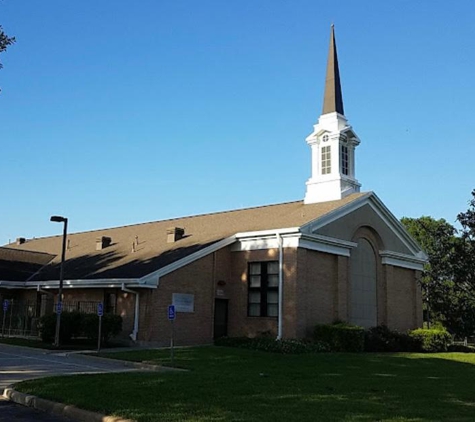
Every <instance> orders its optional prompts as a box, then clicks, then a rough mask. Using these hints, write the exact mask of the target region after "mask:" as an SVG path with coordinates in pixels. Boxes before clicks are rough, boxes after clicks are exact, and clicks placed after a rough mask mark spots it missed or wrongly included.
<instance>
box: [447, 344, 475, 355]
mask: <svg viewBox="0 0 475 422" xmlns="http://www.w3.org/2000/svg"><path fill="white" fill-rule="evenodd" d="M447 351H448V352H459V353H475V347H473V346H465V345H464V344H449V346H448V347H447Z"/></svg>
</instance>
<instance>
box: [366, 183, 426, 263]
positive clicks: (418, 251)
mask: <svg viewBox="0 0 475 422" xmlns="http://www.w3.org/2000/svg"><path fill="white" fill-rule="evenodd" d="M371 199H372V200H373V202H374V204H373V203H371V202H370V205H371V208H373V209H374V211H375V212H376V213H378V215H379V216H380V217H381V218H382V219H383V220H384V221H385V222H386V224H388V226H389V227H390V228H391V229H392V231H393V232H394V234H395V235H396V236H398V237H399V239H400V240H401V241H402V242H403V243H404V244H405V245H406V247H407V248H408V249H409V250H410V251H411V252H412V253H413V254H414V255H415V256H416V257H417V258H420V259H423V260H427V259H428V257H427V255H426V254H425V253H424V252H423V251H422V248H421V247H420V246H419V245H418V244H417V242H416V241H415V240H414V239H413V238H412V237H411V235H410V234H409V233H408V231H407V230H406V228H405V227H404V226H403V225H402V223H401V222H400V221H399V220H398V219H397V218H396V217H395V216H394V214H393V213H392V212H391V211H389V209H388V208H387V207H386V205H384V203H383V201H381V199H379V197H378V195H376V194H375V193H374V192H372V197H371ZM373 205H374V206H373ZM378 211H379V212H378ZM391 223H392V224H391ZM394 226H395V227H394Z"/></svg>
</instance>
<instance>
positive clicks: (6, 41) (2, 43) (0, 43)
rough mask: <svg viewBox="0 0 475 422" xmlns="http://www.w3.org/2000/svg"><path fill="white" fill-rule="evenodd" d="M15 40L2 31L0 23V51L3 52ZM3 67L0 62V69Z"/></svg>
mask: <svg viewBox="0 0 475 422" xmlns="http://www.w3.org/2000/svg"><path fill="white" fill-rule="evenodd" d="M14 42H15V37H9V36H8V35H7V34H5V32H3V28H2V26H1V25H0V53H3V52H4V51H5V50H6V49H7V47H8V46H9V45H12V44H13V43H14ZM2 67H3V65H2V63H0V69H1V68H2Z"/></svg>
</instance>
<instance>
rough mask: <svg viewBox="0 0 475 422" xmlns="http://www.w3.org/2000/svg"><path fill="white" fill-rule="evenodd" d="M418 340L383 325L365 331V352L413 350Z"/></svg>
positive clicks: (415, 349) (416, 346) (416, 347)
mask: <svg viewBox="0 0 475 422" xmlns="http://www.w3.org/2000/svg"><path fill="white" fill-rule="evenodd" d="M417 349H418V342H417V341H416V340H415V339H413V338H412V337H411V336H410V335H409V334H407V333H400V332H399V331H395V330H390V329H389V328H388V327H386V326H385V325H379V326H377V327H372V328H369V329H368V330H366V331H365V345H364V350H365V352H413V351H417Z"/></svg>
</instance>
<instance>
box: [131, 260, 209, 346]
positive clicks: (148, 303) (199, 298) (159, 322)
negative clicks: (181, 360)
mask: <svg viewBox="0 0 475 422" xmlns="http://www.w3.org/2000/svg"><path fill="white" fill-rule="evenodd" d="M215 260H216V255H215V254H210V255H208V256H206V257H204V258H201V259H199V260H197V261H195V262H193V263H191V264H189V265H187V266H185V267H182V268H180V269H178V270H176V271H174V272H172V273H170V274H167V275H165V276H164V277H162V278H161V279H160V284H159V287H158V289H156V290H152V291H150V292H145V293H144V294H142V295H141V306H140V328H139V338H138V340H139V341H144V342H153V343H156V344H160V345H169V344H170V335H171V323H170V322H169V321H168V314H167V309H168V305H170V304H171V303H172V295H173V293H187V294H193V295H194V312H193V313H183V312H178V313H177V317H176V320H175V323H174V326H175V327H174V328H175V344H176V345H187V344H206V343H211V342H212V339H213V322H214V297H215V288H214V284H213V276H214V273H213V271H214V268H216V266H215Z"/></svg>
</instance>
